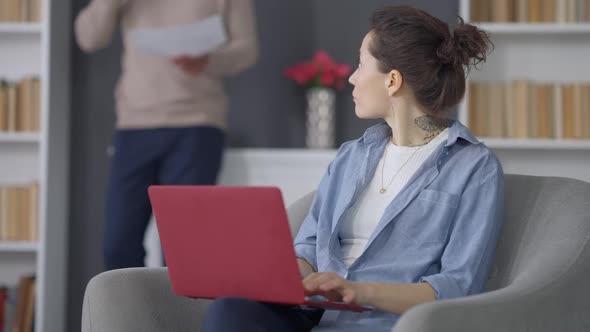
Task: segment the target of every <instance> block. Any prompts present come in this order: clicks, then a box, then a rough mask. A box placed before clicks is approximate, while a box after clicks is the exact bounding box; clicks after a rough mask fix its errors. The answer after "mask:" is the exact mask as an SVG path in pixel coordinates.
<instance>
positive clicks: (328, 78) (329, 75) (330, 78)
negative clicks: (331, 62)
mask: <svg viewBox="0 0 590 332" xmlns="http://www.w3.org/2000/svg"><path fill="white" fill-rule="evenodd" d="M335 82H336V75H334V72H333V71H331V70H326V71H324V72H323V73H322V76H321V77H320V84H321V85H323V86H332V85H333V84H334V83H335Z"/></svg>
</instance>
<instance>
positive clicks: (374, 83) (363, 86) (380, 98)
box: [348, 32, 391, 119]
mask: <svg viewBox="0 0 590 332" xmlns="http://www.w3.org/2000/svg"><path fill="white" fill-rule="evenodd" d="M371 35H372V34H371V32H369V33H367V34H366V35H365V38H364V39H363V43H362V44H361V49H360V55H359V64H358V67H357V69H356V70H355V71H354V73H352V75H351V76H350V77H349V79H348V82H350V84H352V85H353V86H354V89H353V90H352V97H353V98H354V103H355V113H356V116H358V117H359V118H361V119H377V118H386V117H387V116H388V113H389V110H390V102H391V101H390V98H391V97H390V96H389V94H388V90H387V87H388V83H389V79H388V74H385V73H382V72H380V71H379V69H378V61H377V59H375V58H374V57H373V56H372V55H371V52H369V45H370V43H371V38H372V37H371Z"/></svg>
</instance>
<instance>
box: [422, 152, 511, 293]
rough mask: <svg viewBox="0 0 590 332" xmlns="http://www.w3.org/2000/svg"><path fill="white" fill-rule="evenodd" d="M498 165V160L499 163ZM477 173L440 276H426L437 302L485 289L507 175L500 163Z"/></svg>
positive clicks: (454, 226)
mask: <svg viewBox="0 0 590 332" xmlns="http://www.w3.org/2000/svg"><path fill="white" fill-rule="evenodd" d="M496 163H497V161H496ZM496 163H494V165H492V167H491V170H490V168H489V167H486V168H483V167H482V168H481V169H480V170H479V171H476V172H475V174H473V176H472V177H471V180H470V181H469V182H468V184H467V186H466V188H465V190H464V191H463V194H462V195H461V202H460V204H459V207H458V210H457V213H456V216H455V218H454V220H453V224H452V226H451V232H450V236H449V240H448V241H449V242H448V243H447V245H446V247H445V249H444V252H443V254H442V257H441V261H440V265H441V268H440V273H437V274H433V275H429V276H423V277H422V278H420V281H421V282H427V283H429V284H430V285H431V286H432V288H433V289H434V290H435V292H436V298H437V299H450V298H455V297H459V296H466V295H470V294H476V293H479V292H481V291H482V290H483V288H484V285H485V282H486V280H487V277H488V273H489V270H490V267H491V264H492V260H493V257H494V253H495V249H496V242H497V238H498V234H499V232H500V228H501V226H502V222H503V214H504V175H503V172H502V168H501V166H500V164H499V163H497V164H496Z"/></svg>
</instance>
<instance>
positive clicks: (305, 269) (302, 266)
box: [297, 258, 315, 279]
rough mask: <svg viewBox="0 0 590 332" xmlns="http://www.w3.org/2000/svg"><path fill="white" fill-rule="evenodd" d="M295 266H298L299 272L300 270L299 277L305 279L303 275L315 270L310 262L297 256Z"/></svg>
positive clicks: (305, 275)
mask: <svg viewBox="0 0 590 332" xmlns="http://www.w3.org/2000/svg"><path fill="white" fill-rule="evenodd" d="M297 266H299V272H301V279H305V277H307V276H308V275H310V274H312V273H314V272H315V271H314V270H313V267H312V266H311V264H309V263H308V262H307V261H306V260H305V259H303V258H297Z"/></svg>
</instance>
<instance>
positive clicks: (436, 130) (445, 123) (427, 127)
mask: <svg viewBox="0 0 590 332" xmlns="http://www.w3.org/2000/svg"><path fill="white" fill-rule="evenodd" d="M450 122H451V121H450V120H448V119H438V118H433V117H431V116H428V115H422V116H419V117H417V118H416V119H414V123H415V124H416V126H418V128H420V129H422V130H424V131H425V132H426V137H424V141H425V142H429V141H430V140H432V139H433V138H435V137H436V136H437V135H438V134H440V132H442V131H443V130H445V129H446V128H447V127H449V125H450Z"/></svg>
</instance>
